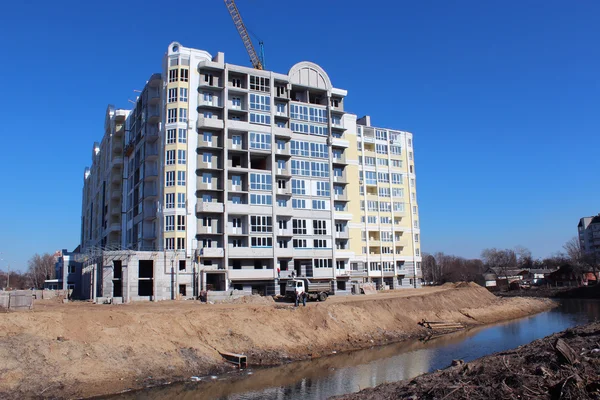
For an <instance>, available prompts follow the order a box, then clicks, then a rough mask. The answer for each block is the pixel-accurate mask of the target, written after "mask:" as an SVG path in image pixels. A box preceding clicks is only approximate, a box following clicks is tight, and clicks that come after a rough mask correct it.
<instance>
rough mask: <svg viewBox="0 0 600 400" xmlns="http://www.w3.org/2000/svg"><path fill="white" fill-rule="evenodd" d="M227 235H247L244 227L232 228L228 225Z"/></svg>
mask: <svg viewBox="0 0 600 400" xmlns="http://www.w3.org/2000/svg"><path fill="white" fill-rule="evenodd" d="M227 233H228V234H229V235H239V236H241V235H247V234H248V231H247V230H246V228H245V227H241V226H235V227H234V226H231V225H229V226H228V227H227Z"/></svg>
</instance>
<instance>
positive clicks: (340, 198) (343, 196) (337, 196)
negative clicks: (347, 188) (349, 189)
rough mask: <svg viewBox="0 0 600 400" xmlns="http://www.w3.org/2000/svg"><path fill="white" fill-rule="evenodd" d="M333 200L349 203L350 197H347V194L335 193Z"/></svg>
mask: <svg viewBox="0 0 600 400" xmlns="http://www.w3.org/2000/svg"><path fill="white" fill-rule="evenodd" d="M333 199H334V200H336V201H349V200H348V196H347V195H346V193H340V194H338V193H335V194H334V195H333Z"/></svg>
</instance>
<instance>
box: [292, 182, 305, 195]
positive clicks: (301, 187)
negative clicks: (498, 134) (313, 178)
mask: <svg viewBox="0 0 600 400" xmlns="http://www.w3.org/2000/svg"><path fill="white" fill-rule="evenodd" d="M292 193H293V194H306V181H304V180H302V179H292Z"/></svg>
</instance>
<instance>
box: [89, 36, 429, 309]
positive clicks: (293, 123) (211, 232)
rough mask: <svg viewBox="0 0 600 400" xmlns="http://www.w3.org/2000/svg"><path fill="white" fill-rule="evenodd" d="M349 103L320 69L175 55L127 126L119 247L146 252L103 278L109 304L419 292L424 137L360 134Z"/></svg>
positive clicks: (175, 48) (177, 50) (172, 50)
mask: <svg viewBox="0 0 600 400" xmlns="http://www.w3.org/2000/svg"><path fill="white" fill-rule="evenodd" d="M346 95H347V92H346V91H345V90H342V89H338V88H335V87H333V85H332V83H331V80H330V78H329V77H328V75H327V74H326V73H325V71H324V70H323V69H322V68H321V67H319V66H318V65H316V64H314V63H310V62H301V63H298V64H296V65H294V66H293V67H292V68H291V69H290V71H289V72H288V73H287V74H280V73H276V72H272V71H263V70H256V69H253V68H248V67H243V66H238V65H232V64H227V63H225V57H224V54H223V53H218V54H217V55H216V56H214V57H212V56H211V55H210V54H209V53H207V52H205V51H202V50H196V49H190V48H185V47H183V46H181V45H180V44H178V43H172V44H171V45H169V48H168V50H167V53H166V54H165V56H164V59H163V70H162V73H161V74H154V75H152V77H151V79H150V80H149V81H148V83H147V84H146V87H145V88H144V89H143V90H142V93H141V95H140V97H139V98H138V100H137V102H136V104H135V107H134V109H133V110H132V111H131V112H130V113H128V114H127V115H125V117H126V121H125V122H126V123H125V125H126V135H125V137H124V142H123V143H124V144H126V145H125V146H124V149H125V150H124V154H125V161H124V163H123V164H124V166H123V170H122V171H123V173H122V177H123V182H124V184H123V186H122V198H123V207H122V211H123V215H125V218H124V220H123V221H122V231H123V232H124V234H123V236H122V237H121V238H120V240H121V244H122V248H123V249H132V250H136V253H135V254H131V253H129V254H128V255H127V259H122V260H121V259H120V260H115V262H116V261H118V263H117V264H118V265H116V264H115V265H112V266H109V268H106V267H107V266H106V265H103V266H102V268H103V269H105V270H107V272H106V273H105V274H103V275H102V274H98V276H99V277H98V280H102V281H103V282H100V283H99V284H98V291H99V292H100V293H99V294H98V295H99V296H105V297H118V296H115V293H119V294H121V296H123V298H126V299H127V300H130V299H136V298H149V297H153V298H159V299H160V298H172V297H174V294H176V293H180V294H183V295H184V296H186V297H190V296H191V295H192V294H196V293H197V292H198V291H199V290H200V289H209V290H215V291H224V290H228V289H230V288H232V289H239V290H243V291H247V292H248V291H252V292H255V293H261V294H276V293H279V291H280V289H282V287H283V285H284V284H285V280H286V279H288V278H289V277H291V276H292V275H295V276H306V277H310V278H312V279H323V280H325V279H326V280H332V282H333V283H332V285H333V289H334V290H336V291H338V292H346V291H348V290H349V286H348V285H347V284H348V282H349V281H351V280H361V281H362V280H368V281H372V282H377V283H378V284H380V285H384V284H387V285H388V286H389V287H393V288H396V287H402V286H409V285H416V284H417V281H418V278H419V274H420V271H419V268H418V266H419V264H420V254H419V247H418V241H419V230H418V209H417V202H416V188H415V181H414V180H415V175H414V158H413V157H414V155H413V150H412V135H411V134H410V133H407V132H399V131H394V130H388V129H379V128H373V127H371V126H370V121H369V118H368V117H365V118H363V119H361V120H359V121H358V123H359V124H358V125H357V119H356V115H354V114H350V113H347V112H346V111H345V98H346ZM105 139H106V135H105ZM372 160H373V164H372V163H371V161H372ZM87 179H94V174H93V173H91V175H89V176H87V178H86V181H87ZM88 207H89V201H88V198H87V197H85V196H84V215H87V214H85V210H87V208H88ZM373 218H375V219H373ZM87 229H88V227H87V225H84V226H82V232H83V235H86V234H87ZM115 239H116V238H115ZM82 244H84V246H83V247H84V248H85V247H86V246H85V244H86V242H84V241H82ZM143 250H145V251H143ZM104 263H106V262H104ZM134 263H138V264H139V265H133V264H134ZM130 267H132V268H130ZM99 268H100V267H99ZM111 271H119V272H118V275H119V278H118V279H116V278H114V276H113V275H111V274H114V273H116V272H111ZM173 275H175V278H173ZM117 281H118V282H117ZM125 281H127V282H125ZM173 282H175V283H173ZM115 285H117V286H115ZM280 285H281V286H280ZM115 287H119V289H118V290H115V289H114V288H115ZM169 295H170V297H169Z"/></svg>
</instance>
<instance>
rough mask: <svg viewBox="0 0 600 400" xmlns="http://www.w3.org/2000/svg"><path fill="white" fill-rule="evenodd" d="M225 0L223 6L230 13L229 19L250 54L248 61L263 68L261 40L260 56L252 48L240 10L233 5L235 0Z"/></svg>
mask: <svg viewBox="0 0 600 400" xmlns="http://www.w3.org/2000/svg"><path fill="white" fill-rule="evenodd" d="M224 1H225V6H226V7H227V10H228V11H229V14H230V15H231V19H232V20H233V24H234V25H235V27H236V29H237V31H238V33H239V34H240V37H241V38H242V42H244V47H246V51H247V52H248V55H249V56H250V62H251V63H252V66H253V67H254V68H256V69H264V58H263V57H264V56H263V55H262V54H263V47H262V46H263V45H262V42H261V43H260V46H261V56H259V55H258V54H257V53H256V50H255V49H254V45H253V44H252V40H251V39H250V35H248V30H247V29H246V25H244V21H242V16H241V15H240V12H239V10H238V8H237V6H236V5H235V1H234V0H224Z"/></svg>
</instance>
